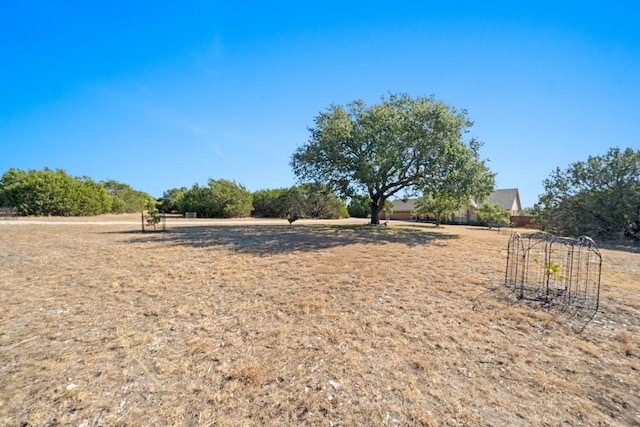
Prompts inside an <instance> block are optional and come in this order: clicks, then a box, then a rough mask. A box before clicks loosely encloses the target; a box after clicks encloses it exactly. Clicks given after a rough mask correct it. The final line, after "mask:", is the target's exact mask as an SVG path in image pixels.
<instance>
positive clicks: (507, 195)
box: [487, 188, 522, 211]
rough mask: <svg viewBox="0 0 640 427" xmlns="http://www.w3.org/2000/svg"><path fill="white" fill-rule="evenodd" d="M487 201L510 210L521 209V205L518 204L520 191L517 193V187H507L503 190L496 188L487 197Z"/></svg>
mask: <svg viewBox="0 0 640 427" xmlns="http://www.w3.org/2000/svg"><path fill="white" fill-rule="evenodd" d="M487 201H489V202H490V203H495V204H497V205H500V206H502V207H503V208H504V209H508V210H512V209H514V207H513V206H514V203H515V210H518V211H520V210H522V205H521V204H520V193H518V189H517V188H507V189H504V190H496V191H494V192H493V193H491V195H489V197H488V198H487Z"/></svg>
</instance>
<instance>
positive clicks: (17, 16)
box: [0, 0, 640, 206]
mask: <svg viewBox="0 0 640 427" xmlns="http://www.w3.org/2000/svg"><path fill="white" fill-rule="evenodd" d="M638 22H640V2H637V1H635V0H630V1H615V0H613V1H612V0H609V1H589V2H584V1H575V2H573V1H456V2H444V1H415V2H413V1H393V2H392V1H375V0H373V1H353V2H346V1H331V0H328V1H317V2H316V1H308V2H292V1H274V2H257V1H256V2H251V1H246V2H226V1H186V2H174V1H153V2H151V1H147V2H145V1H137V2H135V1H126V2H125V1H119V0H112V1H109V2H88V1H80V0H77V1H72V0H57V1H53V0H51V1H30V0H4V1H2V2H1V3H0V144H1V147H2V150H1V154H0V173H4V172H5V171H6V170H8V169H9V168H11V167H13V168H18V169H25V170H27V169H42V168H44V167H49V168H51V169H58V168H59V169H64V170H66V171H67V172H68V173H69V174H71V175H74V176H89V177H91V178H93V179H94V180H97V181H100V180H106V179H115V180H117V181H120V182H124V183H127V184H129V185H131V186H132V187H133V188H135V189H138V190H142V191H145V192H148V193H150V194H151V195H153V196H155V197H160V196H162V193H163V191H165V190H167V189H170V188H175V187H182V186H186V187H191V186H192V185H193V184H194V183H199V184H206V182H207V179H209V178H214V179H220V178H224V179H230V180H235V181H236V182H237V183H239V184H242V185H244V186H245V187H246V188H247V189H249V190H250V191H255V190H259V189H262V188H280V187H289V186H291V185H294V184H295V183H296V180H295V177H294V176H293V173H292V172H291V168H290V166H289V161H290V158H291V155H292V153H293V152H294V150H295V149H296V147H298V146H300V145H302V144H304V143H305V142H306V141H307V140H308V137H309V132H308V130H307V128H308V127H309V126H311V125H312V124H313V119H314V117H315V116H316V115H317V114H318V113H319V112H320V111H323V110H325V109H326V108H327V107H328V106H329V105H330V104H346V103H348V102H350V101H353V100H355V99H362V100H364V101H365V102H366V103H368V104H373V103H376V102H378V101H379V100H380V98H381V96H383V95H386V94H387V93H388V92H393V93H400V92H403V93H408V94H409V95H411V96H418V95H426V96H428V95H434V96H435V97H436V98H437V99H439V100H443V101H444V102H446V103H448V104H449V105H451V106H454V107H456V108H458V109H466V110H467V111H468V115H469V118H470V119H471V120H473V121H474V126H473V127H472V128H471V132H470V135H471V136H474V137H476V138H477V139H479V140H480V141H482V142H483V143H484V146H483V147H482V149H481V155H482V157H483V158H488V159H489V160H490V161H489V163H488V164H489V167H490V168H491V170H492V171H494V172H496V173H497V187H498V188H512V187H517V188H519V189H520V195H521V199H522V203H523V205H524V206H532V205H533V204H534V203H535V202H536V201H537V198H538V195H539V194H541V193H542V192H543V186H542V181H543V180H544V179H545V178H546V177H548V176H549V174H550V173H551V172H552V171H553V170H554V169H555V168H556V167H561V168H566V167H567V166H568V165H569V164H571V163H573V162H576V161H583V160H586V159H587V157H588V156H589V155H599V154H604V153H605V152H606V151H607V150H608V149H609V148H610V147H614V146H619V147H621V148H622V147H632V148H634V149H639V148H640V140H639V138H638V135H639V134H640V25H638Z"/></svg>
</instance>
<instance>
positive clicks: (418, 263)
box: [0, 217, 640, 426]
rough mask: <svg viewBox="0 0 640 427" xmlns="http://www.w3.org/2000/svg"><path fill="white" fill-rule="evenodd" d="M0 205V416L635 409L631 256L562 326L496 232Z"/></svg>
mask: <svg viewBox="0 0 640 427" xmlns="http://www.w3.org/2000/svg"><path fill="white" fill-rule="evenodd" d="M285 224H286V223H285V222H284V221H274V222H269V223H267V224H255V223H250V222H246V223H240V224H238V223H235V222H234V223H227V224H226V225H222V224H207V223H204V222H197V221H196V222H192V223H190V224H185V223H183V222H178V221H174V222H172V220H169V222H168V224H167V228H168V230H167V231H166V232H164V233H141V232H139V231H138V230H139V227H138V226H137V225H136V217H131V218H130V221H129V220H127V221H123V220H122V217H108V218H99V219H96V220H95V221H90V222H89V223H87V222H86V221H81V220H70V221H65V223H56V220H51V219H47V220H45V221H43V222H42V223H40V222H33V221H29V220H20V221H16V222H14V221H11V222H7V221H4V222H3V221H0V425H7V426H14V425H24V426H55V425H75V426H101V425H158V426H161V425H185V426H191V425H193V426H199V425H221V426H223V425H229V426H237V425H243V426H245V425H261V426H262V425H267V426H269V425H273V426H275V425H322V426H338V425H341V426H348V425H383V426H384V425H388V426H394V425H398V426H404V425H510V426H517V425H553V426H556V425H567V426H570V425H572V426H576V425H614V426H615V425H620V426H623V425H625V426H626V425H640V409H639V408H640V397H639V396H640V372H639V369H640V339H639V338H640V337H639V329H638V328H639V326H640V254H638V253H634V252H633V251H625V250H603V251H602V254H603V271H602V291H601V309H600V311H599V312H598V313H597V315H596V316H595V318H594V319H593V321H591V322H590V323H589V324H588V325H587V327H586V328H585V329H584V331H583V332H582V333H581V334H577V333H575V332H574V330H573V328H572V327H571V325H570V320H569V319H565V318H563V316H561V315H557V314H556V313H552V312H548V311H546V310H545V309H543V308H541V307H539V306H536V305H535V304H532V303H525V302H522V301H517V300H515V299H514V298H513V296H512V295H511V294H510V293H509V292H508V291H507V290H506V289H505V288H504V286H503V285H502V282H503V278H504V270H505V262H506V248H507V241H508V238H509V235H508V234H507V233H498V232H496V231H488V230H486V229H481V228H469V227H463V226H458V227H454V226H448V227H443V228H439V229H436V228H434V227H432V226H408V225H405V224H402V223H398V224H396V223H394V224H392V225H391V226H389V227H377V228H372V227H366V226H364V225H361V224H360V223H357V222H329V223H317V222H313V221H306V222H300V223H295V224H294V226H293V227H292V228H289V227H288V225H285Z"/></svg>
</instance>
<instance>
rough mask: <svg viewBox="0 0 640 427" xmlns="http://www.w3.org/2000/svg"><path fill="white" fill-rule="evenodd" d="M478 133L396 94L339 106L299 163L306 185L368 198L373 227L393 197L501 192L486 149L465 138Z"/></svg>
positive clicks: (425, 101)
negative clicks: (482, 154) (370, 102)
mask: <svg viewBox="0 0 640 427" xmlns="http://www.w3.org/2000/svg"><path fill="white" fill-rule="evenodd" d="M471 125H472V123H471V121H470V120H469V119H468V118H467V114H466V111H458V110H456V109H455V108H452V107H449V106H448V105H446V104H445V103H443V102H441V101H436V100H435V99H434V98H433V97H417V98H415V99H414V98H411V97H409V96H408V95H406V94H400V95H394V94H390V95H388V96H387V97H386V98H385V97H383V98H382V100H381V102H380V103H378V104H375V105H372V106H371V107H366V106H365V104H364V102H363V101H360V100H358V101H353V102H352V103H350V104H348V105H346V106H339V105H331V106H330V107H329V108H328V109H327V110H326V111H324V112H322V113H320V115H319V116H317V117H316V118H315V125H314V126H313V127H311V128H310V129H309V131H310V134H311V136H310V139H309V141H308V142H307V143H306V144H304V145H303V146H301V147H299V148H298V149H297V150H296V151H295V152H294V154H293V155H292V159H291V166H292V168H293V172H294V173H295V175H296V176H297V177H298V178H299V179H300V180H302V181H310V182H319V183H322V184H323V185H327V186H329V187H330V188H332V189H334V190H335V191H337V192H338V193H339V194H340V195H341V196H343V197H350V196H354V195H357V194H362V193H365V194H367V195H368V196H369V199H370V211H371V223H372V224H379V213H380V211H381V210H382V209H383V207H384V203H385V201H386V200H387V199H389V197H391V196H392V195H394V194H396V193H398V192H400V191H401V190H405V191H407V192H411V191H422V192H423V193H439V194H447V195H451V196H455V197H460V198H463V197H466V198H471V197H476V198H479V199H482V198H484V197H485V196H487V195H488V194H490V193H491V191H492V190H493V187H494V174H492V173H491V172H490V171H489V169H488V168H487V166H486V165H485V163H484V161H482V160H480V158H479V153H478V150H479V147H480V143H479V142H478V141H476V140H475V139H473V138H471V139H470V140H468V141H466V142H465V141H464V140H463V135H465V134H466V133H467V132H468V129H469V128H470V126H471Z"/></svg>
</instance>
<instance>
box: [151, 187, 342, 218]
mask: <svg viewBox="0 0 640 427" xmlns="http://www.w3.org/2000/svg"><path fill="white" fill-rule="evenodd" d="M160 210H161V211H162V212H176V213H181V214H184V213H185V212H196V213H197V215H198V216H199V217H222V218H231V217H243V216H249V215H254V216H261V217H271V218H283V217H285V216H286V214H287V213H291V214H297V215H298V216H301V217H311V218H344V217H348V216H349V214H348V212H347V209H346V207H345V204H344V202H343V201H341V200H340V199H339V198H338V197H337V196H336V195H335V193H333V192H331V191H328V190H327V189H326V188H323V187H319V186H314V185H301V186H294V187H291V188H279V189H273V190H259V191H256V192H255V193H250V192H248V191H247V190H246V189H245V188H244V187H243V186H242V185H239V184H236V183H235V182H232V181H227V180H209V183H208V186H207V187H201V186H199V185H198V184H196V185H194V186H193V187H191V189H187V188H185V187H183V188H173V189H170V190H167V191H165V192H164V194H163V196H162V198H161V199H160Z"/></svg>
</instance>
